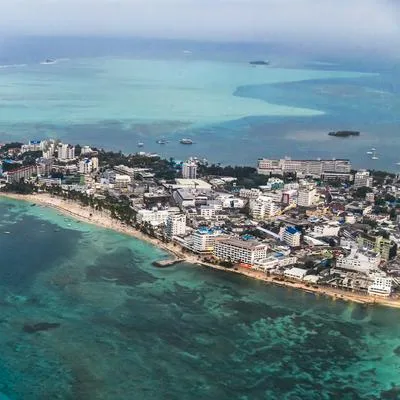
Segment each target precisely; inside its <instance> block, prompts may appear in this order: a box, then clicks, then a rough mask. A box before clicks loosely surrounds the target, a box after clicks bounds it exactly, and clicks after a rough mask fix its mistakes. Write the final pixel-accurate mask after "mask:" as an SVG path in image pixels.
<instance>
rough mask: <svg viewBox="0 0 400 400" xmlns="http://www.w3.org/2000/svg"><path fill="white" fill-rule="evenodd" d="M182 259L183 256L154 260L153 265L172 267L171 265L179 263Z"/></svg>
mask: <svg viewBox="0 0 400 400" xmlns="http://www.w3.org/2000/svg"><path fill="white" fill-rule="evenodd" d="M183 261H185V260H184V259H183V258H173V259H169V260H159V261H154V262H153V265H154V266H155V267H158V268H167V267H172V266H173V265H176V264H179V263H181V262H183Z"/></svg>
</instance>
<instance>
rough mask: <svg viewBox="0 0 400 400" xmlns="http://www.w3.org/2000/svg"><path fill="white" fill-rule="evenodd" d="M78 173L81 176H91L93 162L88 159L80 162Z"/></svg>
mask: <svg viewBox="0 0 400 400" xmlns="http://www.w3.org/2000/svg"><path fill="white" fill-rule="evenodd" d="M78 171H79V172H80V173H81V174H90V173H91V172H92V171H93V164H92V161H91V160H89V159H88V158H85V159H84V160H81V161H79V164H78Z"/></svg>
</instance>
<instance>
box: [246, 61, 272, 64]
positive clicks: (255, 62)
mask: <svg viewBox="0 0 400 400" xmlns="http://www.w3.org/2000/svg"><path fill="white" fill-rule="evenodd" d="M249 64H250V65H269V61H266V60H255V61H250V62H249Z"/></svg>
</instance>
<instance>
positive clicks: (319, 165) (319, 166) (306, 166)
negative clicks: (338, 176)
mask: <svg viewBox="0 0 400 400" xmlns="http://www.w3.org/2000/svg"><path fill="white" fill-rule="evenodd" d="M350 171H351V163H350V161H349V160H341V159H337V160H336V159H333V160H292V159H291V158H289V157H287V158H284V159H280V160H272V159H267V158H262V159H259V160H258V168H257V172H258V173H259V174H263V175H270V174H280V175H283V174H285V173H296V174H302V175H311V176H315V177H320V176H321V175H322V174H323V173H324V172H344V173H349V172H350Z"/></svg>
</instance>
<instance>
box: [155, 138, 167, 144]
mask: <svg viewBox="0 0 400 400" xmlns="http://www.w3.org/2000/svg"><path fill="white" fill-rule="evenodd" d="M156 143H157V144H167V143H168V142H167V141H166V140H165V139H158V140H157V142H156Z"/></svg>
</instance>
